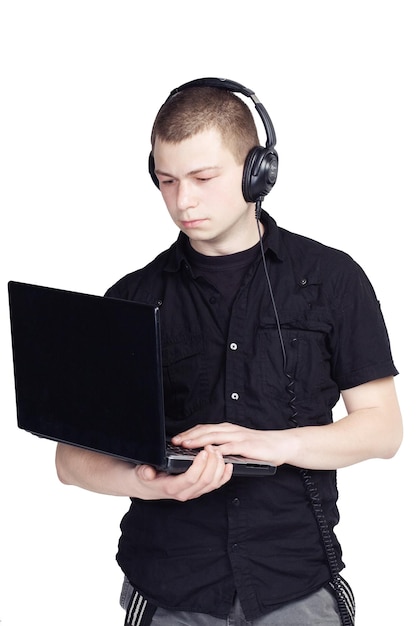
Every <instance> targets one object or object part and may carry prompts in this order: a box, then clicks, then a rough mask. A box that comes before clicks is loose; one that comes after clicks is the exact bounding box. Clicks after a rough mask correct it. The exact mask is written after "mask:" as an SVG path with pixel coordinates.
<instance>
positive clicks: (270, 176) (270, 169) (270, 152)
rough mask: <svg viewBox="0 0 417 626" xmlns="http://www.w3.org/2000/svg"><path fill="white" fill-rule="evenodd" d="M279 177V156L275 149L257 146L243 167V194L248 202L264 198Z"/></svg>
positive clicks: (251, 151)
mask: <svg viewBox="0 0 417 626" xmlns="http://www.w3.org/2000/svg"><path fill="white" fill-rule="evenodd" d="M277 176H278V154H277V153H276V151H275V150H274V149H273V148H262V147H260V146H255V147H254V148H252V150H250V152H249V154H248V156H247V157H246V161H245V165H244V167H243V178H242V192H243V197H244V198H245V200H246V202H256V201H257V200H259V199H260V198H264V197H265V196H266V195H267V194H268V193H269V192H270V191H271V189H272V187H273V186H274V185H275V183H276V180H277Z"/></svg>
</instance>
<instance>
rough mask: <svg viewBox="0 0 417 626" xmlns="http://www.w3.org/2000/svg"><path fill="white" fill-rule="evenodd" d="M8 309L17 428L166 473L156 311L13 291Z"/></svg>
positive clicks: (24, 288) (22, 287)
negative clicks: (156, 467)
mask: <svg viewBox="0 0 417 626" xmlns="http://www.w3.org/2000/svg"><path fill="white" fill-rule="evenodd" d="M9 300H10V314H11V329H12V345H13V356H14V370H15V385H16V402H17V414H18V425H19V427H20V428H23V429H25V430H28V431H30V432H32V433H34V434H37V435H40V436H43V437H48V438H51V439H54V440H56V441H61V442H66V443H70V444H76V445H79V446H82V447H86V448H89V449H93V450H98V451H103V452H105V453H107V454H114V455H116V456H119V457H121V458H125V459H127V460H137V461H143V462H148V463H151V464H154V465H162V464H163V463H164V453H165V426H164V418H163V415H164V410H163V394H162V372H161V362H160V338H159V333H160V331H159V311H158V309H157V308H154V307H152V306H149V305H142V304H138V303H136V302H130V301H125V300H117V299H114V298H103V297H100V296H92V295H87V294H80V293H74V292H70V291H64V290H60V289H52V288H47V287H39V286H35V285H27V284H24V283H17V282H10V283H9Z"/></svg>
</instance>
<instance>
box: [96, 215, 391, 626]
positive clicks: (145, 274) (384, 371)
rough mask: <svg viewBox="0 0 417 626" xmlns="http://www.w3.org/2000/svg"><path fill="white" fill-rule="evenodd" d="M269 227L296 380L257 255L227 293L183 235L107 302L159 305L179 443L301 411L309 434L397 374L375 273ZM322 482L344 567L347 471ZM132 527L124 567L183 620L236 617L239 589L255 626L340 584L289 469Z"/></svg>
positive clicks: (284, 424) (170, 425) (128, 522)
mask: <svg viewBox="0 0 417 626" xmlns="http://www.w3.org/2000/svg"><path fill="white" fill-rule="evenodd" d="M262 221H263V223H264V226H265V235H264V248H265V255H266V264H267V268H268V274H269V277H270V281H271V285H272V290H273V294H274V299H275V302H276V307H277V312H278V315H279V320H280V326H281V333H282V338H283V343H284V352H285V357H286V359H285V369H286V371H284V360H283V351H282V346H281V343H280V337H279V333H278V331H277V324H276V317H275V314H274V309H273V306H272V301H271V297H270V293H269V290H268V286H267V281H266V277H265V272H264V267H263V264H262V259H261V257H260V254H257V253H256V250H252V251H250V252H248V255H247V256H249V257H251V258H249V259H248V258H247V257H245V255H243V256H241V257H240V259H239V258H238V257H236V258H237V259H238V261H239V262H238V265H239V267H240V268H241V269H240V271H241V275H240V276H239V279H238V280H237V281H235V285H234V287H232V286H231V294H227V293H226V294H225V293H224V290H225V288H226V289H227V282H225V281H221V282H220V283H219V282H217V281H216V280H214V282H215V283H217V285H215V284H212V283H211V282H210V274H209V273H207V271H205V269H207V268H205V263H204V259H201V258H200V259H199V258H198V255H197V256H196V255H193V254H190V251H189V244H188V240H187V238H186V237H185V236H184V235H183V234H180V235H179V238H178V240H177V242H176V243H175V244H173V245H172V246H171V248H170V249H169V250H167V251H165V252H163V253H162V254H160V255H159V256H158V257H157V258H156V259H155V260H154V261H153V262H152V263H150V264H149V265H147V266H146V267H145V268H143V269H141V270H138V271H137V272H134V273H132V274H129V275H128V276H126V277H124V278H123V279H121V280H120V281H119V282H118V283H117V284H116V285H115V286H113V287H112V288H111V289H110V290H109V291H108V293H107V295H110V296H113V297H119V298H126V299H132V300H136V301H142V302H148V303H150V304H154V305H155V304H157V305H158V306H160V312H161V329H162V343H163V368H164V387H165V410H166V420H167V429H168V433H167V434H168V435H173V434H175V433H178V432H181V431H182V430H184V429H187V428H189V427H191V426H193V425H195V424H198V423H215V422H222V421H228V422H233V423H236V424H241V425H243V426H246V427H250V428H256V429H285V428H290V427H293V424H292V422H291V418H292V416H293V415H294V414H295V413H296V420H297V423H298V425H299V426H304V425H320V424H327V423H330V422H331V421H332V408H333V407H334V405H335V404H336V402H337V400H338V399H339V396H340V390H341V389H347V388H350V387H354V386H356V385H360V384H362V383H365V382H368V381H371V380H374V379H377V378H382V377H384V376H391V375H395V374H397V370H396V369H395V366H394V364H393V361H392V357H391V352H390V346H389V341H388V336H387V332H386V328H385V324H384V320H383V317H382V314H381V311H380V307H379V303H378V301H377V299H376V296H375V293H374V290H373V288H372V286H371V284H370V283H369V281H368V279H367V277H366V275H365V274H364V272H363V271H362V269H361V268H360V267H359V266H358V265H357V264H356V263H355V262H354V261H353V260H352V259H351V258H350V257H349V256H348V255H346V254H345V253H343V252H340V251H337V250H334V249H332V248H329V247H326V246H323V245H322V244H319V243H317V242H315V241H313V240H311V239H307V238H305V237H302V236H300V235H295V234H293V233H290V232H288V231H286V230H284V229H281V228H278V227H277V225H276V224H275V222H274V220H273V219H272V218H271V217H270V216H268V214H266V213H265V212H263V214H262ZM240 254H241V253H240ZM233 256H234V255H231V257H233ZM240 260H242V262H243V261H244V262H245V264H246V262H248V263H249V266H248V267H247V270H246V271H243V268H242V267H241V263H240ZM207 262H208V263H211V261H210V260H208V261H207ZM222 262H223V261H222V260H221V258H220V260H219V259H217V260H216V261H214V263H218V264H220V265H221V264H222ZM224 263H225V264H226V268H227V267H230V264H233V263H234V260H233V258H226V259H225V260H224ZM218 269H219V270H220V271H221V267H220V268H218ZM222 292H223V293H222ZM225 296H226V297H225ZM289 380H291V382H292V383H293V385H291V390H289V388H288V381H289ZM311 474H312V476H313V479H314V481H315V483H316V484H317V485H318V488H319V490H320V493H321V499H322V504H323V508H324V511H325V515H326V518H327V521H328V524H329V526H330V529H331V535H332V540H333V544H334V547H335V550H336V554H337V557H338V560H339V567H340V569H342V568H343V562H342V558H341V548H340V545H339V543H338V541H337V538H336V536H335V534H334V532H333V528H334V526H335V525H336V524H337V522H338V520H339V514H338V510H337V504H336V502H337V487H336V472H334V471H312V472H311ZM121 529H122V536H121V539H120V542H119V551H118V554H117V560H118V562H119V564H120V566H121V568H122V570H123V571H124V573H125V574H126V576H127V577H128V578H129V580H130V582H131V583H132V584H133V585H134V586H135V587H136V588H137V589H138V590H139V591H140V592H141V594H142V595H143V596H144V597H145V598H147V599H148V600H149V601H150V602H152V603H154V604H156V605H157V606H161V607H164V608H167V609H171V610H186V611H197V612H203V613H209V614H212V615H214V616H217V617H220V618H221V617H226V615H227V614H228V612H229V609H230V607H231V604H232V600H233V595H234V593H235V591H237V593H238V595H239V598H240V601H241V604H242V607H243V610H244V612H245V616H246V618H247V619H255V618H256V617H257V616H259V615H262V614H266V613H268V612H270V611H273V610H274V609H276V608H278V607H279V605H280V604H282V603H284V602H287V601H291V600H295V599H297V598H300V597H302V596H304V595H306V594H308V593H310V592H313V591H315V590H317V589H318V588H319V587H320V586H322V585H323V584H324V583H325V582H326V581H327V580H328V579H329V577H330V576H329V571H328V566H327V562H326V557H325V554H324V551H323V548H322V544H321V540H320V537H319V534H318V530H317V525H316V521H315V519H314V516H313V513H312V511H311V507H310V504H309V502H308V499H307V497H306V495H305V492H304V487H303V484H302V480H301V477H300V471H299V468H295V467H291V466H288V465H284V466H281V467H279V468H278V471H277V473H276V475H275V476H273V477H265V478H247V477H246V478H244V477H232V479H231V481H230V482H229V483H228V484H226V485H225V486H223V487H222V488H221V489H218V490H216V491H214V492H212V493H209V494H206V495H204V496H201V497H200V498H197V499H195V500H191V501H188V502H185V503H179V502H176V501H170V500H165V501H150V502H149V501H142V500H139V499H132V503H131V507H130V510H129V512H128V513H127V514H126V515H125V517H124V519H123V520H122V524H121Z"/></svg>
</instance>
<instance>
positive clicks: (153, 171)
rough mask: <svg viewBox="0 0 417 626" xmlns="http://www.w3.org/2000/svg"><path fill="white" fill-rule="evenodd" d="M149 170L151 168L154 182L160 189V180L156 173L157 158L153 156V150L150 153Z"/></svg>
mask: <svg viewBox="0 0 417 626" xmlns="http://www.w3.org/2000/svg"><path fill="white" fill-rule="evenodd" d="M148 170H149V174H150V175H151V178H152V180H153V182H154V183H155V185H156V186H157V187H158V189H159V180H158V177H157V175H156V174H155V159H154V158H153V154H152V152H151V153H150V154H149V159H148Z"/></svg>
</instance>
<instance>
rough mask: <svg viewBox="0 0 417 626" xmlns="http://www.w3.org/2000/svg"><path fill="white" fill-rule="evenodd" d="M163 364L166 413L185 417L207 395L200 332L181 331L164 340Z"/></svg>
mask: <svg viewBox="0 0 417 626" xmlns="http://www.w3.org/2000/svg"><path fill="white" fill-rule="evenodd" d="M162 365H163V380H164V403H165V414H166V417H167V418H168V419H172V420H174V421H175V422H180V421H185V420H187V418H189V417H191V416H192V415H193V414H195V413H196V412H197V411H198V410H199V409H201V408H202V407H203V406H205V405H206V404H207V403H208V398H209V393H208V377H207V366H206V359H205V356H204V341H203V337H202V335H201V334H198V333H181V334H179V335H178V336H176V337H175V338H174V339H172V338H171V339H170V340H169V341H166V342H163V348H162ZM184 426H185V425H184ZM169 434H170V433H169Z"/></svg>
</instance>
